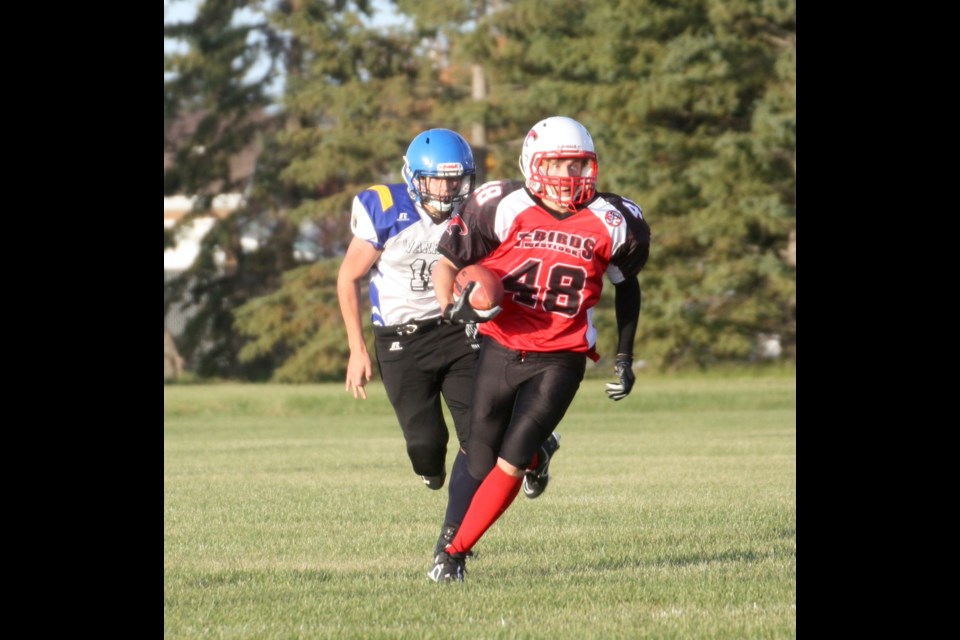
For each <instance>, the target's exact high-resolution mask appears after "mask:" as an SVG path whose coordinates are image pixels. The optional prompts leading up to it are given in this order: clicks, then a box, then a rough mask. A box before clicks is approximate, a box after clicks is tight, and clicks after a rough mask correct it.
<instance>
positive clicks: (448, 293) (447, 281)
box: [433, 258, 457, 310]
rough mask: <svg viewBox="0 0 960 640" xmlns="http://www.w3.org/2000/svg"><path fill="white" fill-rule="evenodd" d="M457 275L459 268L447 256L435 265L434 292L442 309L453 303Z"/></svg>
mask: <svg viewBox="0 0 960 640" xmlns="http://www.w3.org/2000/svg"><path fill="white" fill-rule="evenodd" d="M456 276H457V268H456V267H455V266H454V265H453V263H452V262H450V260H448V259H447V258H440V260H438V261H437V263H436V264H435V265H434V267H433V293H434V295H436V296H437V302H439V303H440V309H441V310H443V309H445V308H446V306H447V305H448V304H452V303H453V281H454V278H456Z"/></svg>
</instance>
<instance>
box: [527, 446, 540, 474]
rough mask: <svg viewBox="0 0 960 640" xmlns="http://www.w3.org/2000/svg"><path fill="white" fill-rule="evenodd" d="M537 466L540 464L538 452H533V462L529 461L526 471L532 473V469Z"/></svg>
mask: <svg viewBox="0 0 960 640" xmlns="http://www.w3.org/2000/svg"><path fill="white" fill-rule="evenodd" d="M538 464H540V452H539V451H534V452H533V460H531V461H530V464H528V465H527V469H528V470H529V471H533V470H534V469H536V468H537V465H538Z"/></svg>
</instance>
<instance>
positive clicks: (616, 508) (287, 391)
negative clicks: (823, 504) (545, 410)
mask: <svg viewBox="0 0 960 640" xmlns="http://www.w3.org/2000/svg"><path fill="white" fill-rule="evenodd" d="M369 395H370V398H369V399H368V400H367V401H366V402H363V401H356V400H354V399H353V397H352V396H351V395H349V394H347V393H346V392H344V391H343V387H342V385H339V384H331V385H314V386H273V385H248V386H245V385H210V386H165V387H164V391H163V418H164V420H163V629H164V637H165V638H191V639H194V638H271V639H272V638H284V639H286V638H470V639H472V638H678V639H679V638H682V639H689V638H794V637H796V630H797V610H796V600H797V595H796V591H797V427H796V417H797V410H796V395H797V394H796V376H795V374H793V375H789V374H787V375H785V374H782V373H781V374H776V375H772V376H767V377H757V376H750V377H731V378H728V379H722V378H716V377H706V376H704V377H687V378H649V379H648V378H646V377H641V379H640V380H639V381H638V383H637V386H636V388H635V390H634V392H633V394H632V395H631V396H630V397H629V398H627V399H626V400H624V401H622V402H619V403H613V402H610V401H609V400H608V399H607V398H606V397H605V396H604V394H603V391H602V382H601V381H598V380H588V381H586V382H585V383H584V385H583V387H582V388H581V390H580V393H579V395H578V396H577V399H576V400H575V401H574V404H573V406H572V407H571V409H570V411H569V412H568V414H567V416H566V418H565V419H564V421H563V423H562V424H561V425H560V427H559V428H558V431H559V432H560V433H561V434H562V435H563V440H562V447H561V449H560V452H559V453H558V454H557V456H556V458H555V460H554V462H553V463H552V465H551V475H552V480H551V484H550V488H549V489H548V490H547V492H546V493H545V494H544V495H543V496H542V497H541V498H539V499H537V500H526V499H524V498H523V496H522V495H521V496H520V497H518V498H517V500H516V502H515V503H514V505H513V506H512V507H511V508H510V509H509V510H508V511H507V513H506V514H505V515H504V516H503V517H502V518H501V519H500V520H499V521H498V522H497V523H496V524H495V525H494V526H493V528H491V529H490V531H488V532H487V534H486V536H484V538H483V539H482V540H481V541H480V543H479V544H478V545H477V547H476V548H475V551H476V552H477V554H478V558H477V559H475V560H471V561H469V562H468V564H467V581H466V582H465V583H464V584H459V585H458V584H454V585H436V584H434V583H433V582H431V581H430V580H429V579H428V578H427V577H426V572H427V570H428V569H429V568H430V564H431V563H430V559H431V558H430V555H431V550H432V548H433V544H434V542H435V541H436V537H437V534H438V531H439V526H440V523H441V520H442V517H443V512H444V509H445V506H446V489H444V490H443V491H437V492H431V491H429V490H427V489H426V488H425V487H424V486H423V485H422V484H421V483H420V481H419V480H418V479H417V478H416V477H415V476H414V475H413V472H412V471H411V470H410V467H409V462H408V460H407V457H406V453H405V451H404V446H403V439H402V436H401V434H400V428H399V426H397V424H396V419H395V417H394V415H393V412H392V410H391V408H390V405H389V403H388V402H387V400H386V397H385V395H384V392H383V388H382V387H381V386H380V385H379V384H377V383H373V384H371V386H370V387H369ZM452 456H453V451H451V452H450V458H451V460H452Z"/></svg>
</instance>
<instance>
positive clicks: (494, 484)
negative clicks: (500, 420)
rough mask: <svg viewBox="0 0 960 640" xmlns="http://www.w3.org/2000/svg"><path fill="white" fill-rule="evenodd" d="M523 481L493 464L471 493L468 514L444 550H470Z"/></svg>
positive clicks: (504, 509) (461, 551) (458, 551)
mask: <svg viewBox="0 0 960 640" xmlns="http://www.w3.org/2000/svg"><path fill="white" fill-rule="evenodd" d="M522 481H523V478H522V477H520V478H514V477H513V476H511V475H509V474H507V473H506V472H505V471H503V469H501V468H500V467H496V466H495V467H494V468H493V469H492V470H491V471H490V473H488V474H487V477H486V478H484V480H483V483H482V484H481V485H480V488H479V489H477V493H476V494H474V496H473V501H472V502H471V503H470V508H469V509H468V510H467V515H466V516H464V518H463V523H462V524H461V525H460V528H459V529H458V530H457V535H456V537H454V539H453V542H451V543H450V545H449V546H448V547H447V549H448V550H449V551H451V552H453V553H465V552H467V551H469V550H470V549H472V548H473V545H475V544H476V543H477V540H479V539H480V537H481V536H482V535H483V534H484V533H486V531H487V529H489V528H490V526H491V525H492V524H493V523H494V522H496V521H497V519H498V518H499V517H500V516H502V515H503V512H504V511H506V510H507V507H509V506H510V504H511V503H512V502H513V499H514V498H516V497H517V494H518V493H520V483H521V482H522Z"/></svg>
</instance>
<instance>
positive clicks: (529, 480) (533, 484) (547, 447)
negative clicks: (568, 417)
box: [523, 431, 560, 500]
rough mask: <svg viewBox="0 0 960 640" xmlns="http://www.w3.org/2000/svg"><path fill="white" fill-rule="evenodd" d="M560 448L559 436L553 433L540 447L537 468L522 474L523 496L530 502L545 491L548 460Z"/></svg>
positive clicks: (548, 466) (548, 471) (547, 476)
mask: <svg viewBox="0 0 960 640" xmlns="http://www.w3.org/2000/svg"><path fill="white" fill-rule="evenodd" d="M559 448H560V434H559V433H557V432H556V431H554V432H553V433H551V434H550V437H549V438H547V439H546V441H544V443H543V444H542V445H540V454H539V460H538V461H537V468H536V469H533V470H530V471H527V472H526V473H524V474H523V495H525V496H527V497H528V498H530V499H531V500H533V499H534V498H539V497H540V494H541V493H543V492H544V491H546V490H547V484H549V482H550V460H551V458H553V456H554V455H556V453H557V450H558V449H559Z"/></svg>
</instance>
